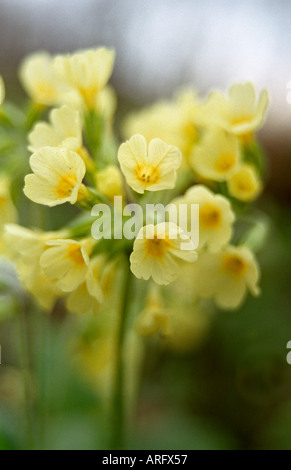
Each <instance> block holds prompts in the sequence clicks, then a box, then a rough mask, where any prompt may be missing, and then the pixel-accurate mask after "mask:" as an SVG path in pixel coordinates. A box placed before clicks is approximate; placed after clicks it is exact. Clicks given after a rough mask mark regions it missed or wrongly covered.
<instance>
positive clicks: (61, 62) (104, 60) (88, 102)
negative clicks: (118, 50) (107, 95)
mask: <svg viewBox="0 0 291 470" xmlns="http://www.w3.org/2000/svg"><path fill="white" fill-rule="evenodd" d="M114 57H115V54H114V51H113V50H110V49H106V48H99V49H91V50H86V51H81V52H77V53H75V54H68V55H59V56H57V57H55V59H54V64H53V69H54V71H55V73H56V75H57V76H58V77H59V79H60V80H61V81H63V82H64V83H65V84H66V85H67V86H68V87H70V88H71V89H72V90H74V91H77V92H78V94H79V95H80V97H81V98H82V100H83V102H84V104H85V106H86V107H87V108H88V109H94V108H95V106H96V102H97V100H98V98H99V96H98V95H99V93H100V92H101V91H102V90H103V89H104V87H105V86H106V84H107V82H108V80H109V78H110V76H111V73H112V69H113V63H114Z"/></svg>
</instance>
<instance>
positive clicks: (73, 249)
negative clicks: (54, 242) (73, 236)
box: [68, 243, 85, 267]
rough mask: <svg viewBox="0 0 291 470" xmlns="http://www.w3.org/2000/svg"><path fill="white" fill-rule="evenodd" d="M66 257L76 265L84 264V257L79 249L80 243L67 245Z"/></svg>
mask: <svg viewBox="0 0 291 470" xmlns="http://www.w3.org/2000/svg"><path fill="white" fill-rule="evenodd" d="M68 257H69V258H70V259H71V260H72V261H73V262H74V263H75V264H76V265H77V266H78V267H82V266H84V263H85V261H84V258H83V254H82V251H81V247H80V245H76V244H75V243H71V244H70V245H69V246H68Z"/></svg>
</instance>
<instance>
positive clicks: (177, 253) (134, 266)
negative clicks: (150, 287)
mask: <svg viewBox="0 0 291 470" xmlns="http://www.w3.org/2000/svg"><path fill="white" fill-rule="evenodd" d="M184 243H185V244H186V243H187V244H190V245H191V243H192V242H191V241H190V238H189V236H188V235H186V233H185V232H183V230H182V229H181V228H180V227H178V226H177V225H175V224H174V223H173V222H166V223H160V224H157V225H155V226H154V225H146V226H145V227H142V228H141V229H140V231H139V233H138V236H137V238H136V240H135V242H134V245H133V252H132V253H131V256H130V263H131V270H132V272H133V274H134V275H135V276H136V277H137V278H138V279H145V280H148V279H149V278H150V277H152V278H153V280H154V281H155V282H156V283H157V284H161V285H162V284H164V285H166V284H169V283H170V282H172V281H174V279H176V277H177V276H178V275H179V270H180V266H181V264H183V261H187V262H193V261H195V260H196V259H197V253H196V252H195V251H194V248H193V249H190V250H189V249H188V250H183V249H182V244H184ZM192 246H193V244H192Z"/></svg>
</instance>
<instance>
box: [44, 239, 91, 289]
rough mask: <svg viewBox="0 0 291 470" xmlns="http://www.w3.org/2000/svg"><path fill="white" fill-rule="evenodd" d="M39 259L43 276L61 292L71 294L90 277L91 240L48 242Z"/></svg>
mask: <svg viewBox="0 0 291 470" xmlns="http://www.w3.org/2000/svg"><path fill="white" fill-rule="evenodd" d="M46 245H47V249H46V251H45V252H44V253H43V254H42V256H41V258H40V266H41V268H42V269H43V271H44V273H45V275H46V276H47V277H48V278H49V279H51V280H53V281H55V283H56V285H57V286H58V288H59V289H60V290H62V291H63V292H72V291H74V290H75V289H77V287H79V286H80V285H81V284H82V283H83V282H84V281H85V280H86V279H87V276H88V275H91V272H90V271H91V268H90V260H89V256H90V254H91V250H92V241H91V240H82V241H81V242H78V241H75V240H49V241H47V242H46Z"/></svg>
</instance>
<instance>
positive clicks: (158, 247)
mask: <svg viewBox="0 0 291 470" xmlns="http://www.w3.org/2000/svg"><path fill="white" fill-rule="evenodd" d="M169 246H170V242H169V239H168V238H165V239H163V238H157V235H155V236H154V238H147V239H146V251H147V253H148V254H149V255H150V256H153V257H154V258H163V257H164V255H165V253H166V249H167V248H168V247H169Z"/></svg>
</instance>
